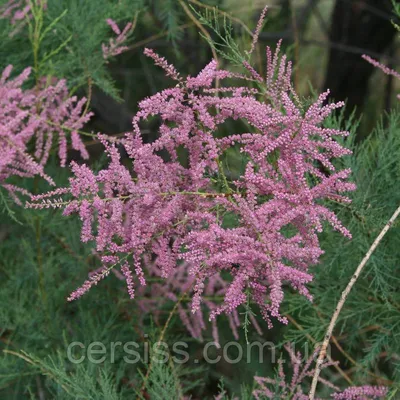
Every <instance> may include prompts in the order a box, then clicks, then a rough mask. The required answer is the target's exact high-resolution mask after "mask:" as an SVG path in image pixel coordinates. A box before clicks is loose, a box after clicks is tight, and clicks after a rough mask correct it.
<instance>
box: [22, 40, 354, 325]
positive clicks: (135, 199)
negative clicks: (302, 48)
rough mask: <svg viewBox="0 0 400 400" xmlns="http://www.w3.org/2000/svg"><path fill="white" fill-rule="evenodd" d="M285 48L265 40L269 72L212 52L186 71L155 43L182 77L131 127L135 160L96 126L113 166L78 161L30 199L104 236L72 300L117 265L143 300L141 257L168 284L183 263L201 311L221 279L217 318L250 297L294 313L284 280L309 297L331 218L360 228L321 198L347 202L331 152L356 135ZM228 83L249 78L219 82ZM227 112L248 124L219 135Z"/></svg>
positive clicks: (275, 311) (90, 237) (343, 178)
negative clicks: (149, 137)
mask: <svg viewBox="0 0 400 400" xmlns="http://www.w3.org/2000/svg"><path fill="white" fill-rule="evenodd" d="M279 46H280V43H279V44H278V47H277V50H276V51H275V53H274V54H273V53H272V51H271V49H270V48H267V62H268V66H267V70H266V78H265V79H264V78H262V77H261V75H260V74H259V73H258V72H256V71H255V70H254V69H253V67H252V66H251V65H250V64H249V63H247V62H245V63H244V67H245V71H246V73H245V74H238V73H231V72H229V71H227V70H222V69H218V68H217V62H216V61H215V60H213V61H211V62H210V63H209V64H208V65H207V66H206V67H205V68H204V69H203V70H202V71H201V72H200V73H199V74H198V75H197V76H195V77H191V76H189V77H187V78H186V79H185V78H183V77H181V76H180V74H179V73H178V71H177V70H176V69H175V67H174V66H173V65H171V64H169V63H168V62H167V61H166V60H165V59H164V58H163V57H160V56H159V55H157V54H156V53H154V52H153V51H152V50H150V49H146V50H145V55H147V56H148V57H150V58H152V59H153V60H154V62H155V64H157V65H158V66H160V67H161V68H163V69H164V70H165V73H166V75H167V76H168V77H170V78H171V79H172V80H173V81H175V85H174V86H173V87H171V88H169V89H166V90H163V91H161V92H159V93H156V94H155V95H153V96H151V97H149V98H146V99H144V100H143V101H141V102H140V104H139V108H140V110H139V112H138V113H137V115H136V116H135V117H134V119H133V131H132V132H129V133H127V134H126V136H125V138H124V140H123V145H124V147H125V150H126V152H127V154H128V156H129V158H130V160H131V162H132V166H131V167H129V168H128V167H127V166H125V165H124V164H123V163H122V162H121V158H120V154H119V151H118V148H117V145H116V143H115V142H114V141H113V140H112V139H109V138H106V137H105V136H102V135H99V139H100V140H101V141H102V143H103V145H104V147H105V150H106V152H107V154H108V156H109V158H110V162H109V165H108V167H107V168H105V169H103V170H101V171H100V172H98V173H94V172H93V171H92V170H91V169H90V168H89V167H88V166H86V165H78V164H76V163H72V164H71V170H72V173H73V177H72V178H71V179H70V185H69V187H66V188H59V189H57V190H55V191H53V192H49V193H46V194H42V195H38V196H35V197H33V200H32V201H31V202H30V203H28V204H27V206H28V207H31V208H50V207H60V208H63V210H64V211H63V213H64V215H71V214H78V215H79V217H80V219H81V220H82V232H81V239H82V241H83V242H88V241H95V243H96V250H97V251H98V252H99V253H100V254H101V258H102V262H103V267H102V269H101V270H100V271H98V272H97V273H95V274H93V275H91V277H90V278H89V279H88V280H87V281H86V282H85V283H84V284H83V286H82V287H81V288H79V289H77V290H76V291H74V292H73V293H72V294H71V295H70V296H69V298H68V300H75V299H77V298H79V297H81V296H82V295H83V294H84V293H85V292H86V291H87V290H89V289H90V288H91V287H92V286H93V285H95V284H97V283H98V282H99V281H100V280H101V279H103V278H104V277H105V276H106V275H108V273H109V272H110V271H111V270H112V269H113V268H115V267H116V266H117V265H122V269H121V271H122V274H123V275H124V276H125V279H126V282H127V285H128V291H129V294H130V296H131V297H133V296H134V291H135V286H136V282H138V283H139V284H140V285H142V286H143V285H145V284H146V275H148V270H147V268H148V262H147V263H146V262H144V260H152V262H151V269H152V270H153V271H154V270H155V271H157V275H158V276H160V277H161V278H163V279H166V280H168V279H173V277H174V276H176V275H175V274H177V271H178V270H179V268H183V267H180V265H181V263H184V264H182V265H184V268H185V271H186V276H187V279H188V280H190V279H192V280H193V296H192V302H191V310H192V312H193V313H194V314H196V313H198V312H199V310H200V308H201V304H202V303H204V301H203V295H204V293H205V292H206V291H207V290H208V289H207V287H208V286H207V285H208V284H209V283H210V282H212V280H213V279H215V277H219V276H221V277H223V279H224V280H225V281H226V283H225V284H224V288H223V292H224V300H223V301H222V302H221V303H220V304H218V305H216V306H215V307H211V309H210V313H209V315H210V319H211V320H213V319H215V318H216V317H217V316H218V315H219V314H221V313H225V314H228V315H232V313H235V311H236V310H237V308H238V307H239V306H240V305H242V304H243V303H245V302H246V301H247V300H251V301H252V302H254V303H256V304H257V305H258V306H259V308H260V311H261V314H262V316H263V318H264V319H265V320H266V321H267V323H268V325H269V326H272V318H276V319H277V320H279V321H281V322H283V323H286V322H287V320H286V318H285V317H284V316H282V314H281V310H280V306H281V303H282V301H283V298H284V291H283V286H284V284H288V285H290V286H291V287H292V288H293V289H294V290H296V291H298V292H299V293H300V294H302V295H303V296H306V297H307V298H308V299H310V300H311V299H312V296H311V294H310V293H309V291H308V289H307V283H309V282H310V281H311V280H312V274H311V273H310V271H309V268H310V266H312V265H314V264H316V263H317V262H318V260H319V257H320V256H321V254H322V253H323V250H322V249H321V248H320V245H319V240H318V233H320V232H322V230H323V221H327V222H328V223H330V224H331V225H332V227H333V228H334V229H335V230H337V231H339V232H340V233H342V234H343V235H345V236H347V237H349V238H350V237H351V234H350V232H349V231H348V230H347V229H346V228H345V227H343V226H342V224H341V223H340V221H339V220H338V218H337V216H336V215H335V214H334V212H332V211H331V210H330V209H329V208H327V207H326V205H325V204H324V200H327V199H333V200H335V201H341V202H348V201H350V200H349V199H348V198H347V197H346V196H345V195H344V192H346V191H350V190H354V189H355V186H354V184H352V183H350V182H348V177H349V174H350V170H348V169H346V170H338V169H337V168H336V167H335V162H334V160H335V159H336V158H339V157H342V156H344V155H347V154H350V153H351V152H350V151H349V150H348V149H346V148H344V147H343V146H342V145H340V144H339V142H338V141H337V140H336V138H337V137H343V136H346V135H347V134H348V133H347V132H344V131H339V130H336V129H327V128H324V127H323V126H322V123H323V121H324V119H325V118H326V117H327V116H328V115H329V114H330V113H331V112H332V111H333V110H335V109H337V108H338V107H341V106H342V105H343V103H333V104H325V101H326V99H327V96H328V93H329V92H326V93H323V94H322V95H321V96H319V98H318V99H317V101H316V102H315V103H314V104H312V105H310V106H309V107H305V106H303V105H302V103H301V102H300V100H299V98H298V96H297V95H296V94H295V92H294V89H293V87H292V84H291V77H290V75H291V64H290V62H287V61H286V58H285V56H283V57H280V55H279ZM227 79H230V80H232V82H237V81H239V82H243V84H242V86H240V85H236V86H232V85H227V86H223V87H220V88H214V87H213V83H214V82H215V81H216V80H218V81H222V82H224V81H225V80H227ZM233 85H235V83H233ZM151 118H157V119H158V120H159V121H161V123H160V126H159V129H158V134H159V135H158V138H157V139H156V140H154V141H153V142H151V143H146V141H145V139H144V136H143V135H142V132H141V125H143V124H144V123H145V122H146V121H148V120H149V119H151ZM229 120H237V121H241V122H242V123H243V126H246V129H247V131H246V132H245V133H236V132H232V133H230V134H229V135H227V136H223V135H221V133H220V132H221V130H222V125H223V124H224V123H226V122H228V121H229ZM233 151H238V152H240V155H241V157H242V159H243V160H244V163H245V167H244V169H243V171H242V172H241V173H240V174H239V175H238V176H232V175H231V174H230V173H229V171H227V168H225V167H224V162H223V161H224V160H226V159H227V158H229V154H230V153H229V152H233ZM182 153H184V154H185V155H186V156H185V157H186V161H187V165H186V163H185V162H182V157H181V154H182ZM229 221H230V222H229ZM232 221H233V223H232ZM190 289H191V286H189V287H188V289H187V290H190Z"/></svg>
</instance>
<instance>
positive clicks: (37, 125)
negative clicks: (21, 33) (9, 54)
mask: <svg viewBox="0 0 400 400" xmlns="http://www.w3.org/2000/svg"><path fill="white" fill-rule="evenodd" d="M11 72H12V66H11V65H10V66H8V67H7V68H5V69H4V71H3V72H2V75H1V79H0V184H1V185H2V186H3V187H5V188H6V189H7V190H9V192H10V193H11V194H12V195H13V197H14V198H15V199H16V197H15V193H16V192H24V191H23V190H21V189H19V188H17V187H16V186H13V185H10V184H8V183H6V180H7V179H8V178H9V177H10V176H20V177H32V176H34V175H40V176H42V177H43V178H45V179H46V180H47V181H48V182H49V183H51V184H54V182H53V181H52V179H51V178H50V177H48V176H47V175H46V174H45V173H44V170H43V167H44V165H45V163H46V162H47V159H48V157H49V153H50V150H51V147H52V144H53V136H54V134H55V133H58V137H59V139H58V141H59V156H60V160H61V165H65V163H66V158H67V139H66V135H65V130H67V131H69V132H71V138H72V147H73V148H74V149H76V150H79V151H80V152H81V155H82V156H83V157H85V158H87V156H88V154H87V151H86V149H85V146H84V144H83V142H82V140H81V139H80V137H79V135H78V133H77V130H78V129H79V128H81V127H82V126H83V124H84V123H85V122H87V121H88V119H89V118H90V116H91V114H90V113H88V114H86V115H84V116H83V115H81V114H82V107H83V106H84V103H85V101H86V100H85V99H82V100H80V101H77V99H76V97H69V94H68V89H67V87H66V84H65V81H64V80H60V81H58V82H57V83H56V84H55V85H50V86H47V87H44V88H35V89H31V90H23V89H22V85H23V84H24V83H25V82H26V80H27V79H28V77H29V75H30V72H31V69H30V68H26V69H25V70H24V71H23V72H22V73H21V74H20V75H18V76H17V77H15V78H13V79H10V74H11ZM31 141H35V151H34V157H33V156H31V155H30V154H29V153H28V149H27V147H28V144H29V143H31ZM16 200H17V199H16Z"/></svg>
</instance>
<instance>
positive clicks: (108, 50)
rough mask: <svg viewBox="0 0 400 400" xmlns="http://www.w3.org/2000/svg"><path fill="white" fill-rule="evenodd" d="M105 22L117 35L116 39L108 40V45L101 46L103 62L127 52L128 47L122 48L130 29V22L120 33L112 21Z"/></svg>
mask: <svg viewBox="0 0 400 400" xmlns="http://www.w3.org/2000/svg"><path fill="white" fill-rule="evenodd" d="M106 22H107V24H108V25H109V26H110V27H111V29H112V30H113V32H114V33H115V34H116V35H117V37H116V38H115V39H110V40H109V44H108V45H106V44H104V43H103V44H102V45H101V48H102V51H103V57H104V59H105V60H107V59H109V58H110V57H115V56H117V55H119V54H121V53H123V52H125V51H127V50H128V47H127V46H124V45H123V43H124V42H126V40H127V38H128V34H129V31H130V30H131V28H132V23H131V22H128V23H127V24H126V26H125V28H124V29H123V30H122V31H121V29H119V27H118V25H117V23H116V22H115V21H113V20H112V19H110V18H108V19H107V21H106Z"/></svg>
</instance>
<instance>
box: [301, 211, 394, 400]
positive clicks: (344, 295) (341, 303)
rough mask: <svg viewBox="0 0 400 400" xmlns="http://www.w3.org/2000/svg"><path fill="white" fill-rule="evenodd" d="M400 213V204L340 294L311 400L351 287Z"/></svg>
mask: <svg viewBox="0 0 400 400" xmlns="http://www.w3.org/2000/svg"><path fill="white" fill-rule="evenodd" d="M399 214H400V206H399V207H398V208H397V209H396V211H395V212H394V214H393V215H392V216H391V218H390V219H389V221H388V223H387V224H386V225H385V226H384V228H383V229H382V231H381V233H380V234H379V235H378V237H377V238H376V239H375V241H374V243H372V246H371V247H370V249H369V250H368V251H367V254H366V255H365V257H364V258H363V260H362V261H361V263H360V265H359V266H358V267H357V269H356V272H355V273H354V275H353V276H352V277H351V279H350V281H349V283H348V284H347V286H346V288H345V289H344V290H343V292H342V295H341V296H340V300H339V302H338V304H337V306H336V309H335V312H334V313H333V315H332V319H331V321H330V323H329V326H328V329H327V331H326V334H325V338H324V342H323V343H322V347H321V350H320V352H319V355H318V360H317V365H316V368H315V373H314V377H313V380H312V384H311V390H310V394H309V399H310V400H314V397H315V391H316V389H317V384H318V378H319V375H320V373H321V367H322V364H323V362H324V359H325V356H326V349H327V347H328V344H329V341H330V339H331V336H332V333H333V329H334V328H335V325H336V321H337V319H338V317H339V314H340V311H341V310H342V308H343V306H344V303H345V302H346V299H347V297H348V295H349V293H350V291H351V289H352V288H353V286H354V284H355V283H356V282H357V279H358V278H359V276H360V274H361V272H362V270H363V268H364V267H365V265H366V264H367V262H368V260H369V259H370V257H371V255H372V253H373V252H374V251H375V249H376V248H377V247H378V245H379V243H380V242H381V240H382V239H383V237H384V236H385V234H386V232H387V231H388V230H389V229H390V227H391V226H392V225H393V223H394V221H395V220H396V218H397V217H398V216H399Z"/></svg>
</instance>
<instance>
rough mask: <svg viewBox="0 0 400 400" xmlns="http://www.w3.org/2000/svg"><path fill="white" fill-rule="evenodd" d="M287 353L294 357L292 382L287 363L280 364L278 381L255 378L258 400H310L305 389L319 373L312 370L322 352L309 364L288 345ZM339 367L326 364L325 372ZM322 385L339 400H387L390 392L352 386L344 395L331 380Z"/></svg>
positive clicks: (371, 387)
mask: <svg viewBox="0 0 400 400" xmlns="http://www.w3.org/2000/svg"><path fill="white" fill-rule="evenodd" d="M285 350H286V351H287V352H288V354H289V356H290V368H291V370H292V377H291V378H289V377H288V376H287V374H286V373H285V372H284V369H283V363H284V361H283V360H282V359H280V360H279V361H278V376H277V377H276V378H274V379H272V378H268V377H266V378H265V377H259V376H255V377H254V379H255V383H256V389H255V390H254V391H253V396H254V397H255V399H256V400H261V399H265V398H267V399H288V398H290V399H293V400H308V399H309V396H308V391H307V390H306V389H305V383H306V379H307V378H312V377H313V375H314V372H315V370H314V369H313V368H311V366H312V365H313V363H314V360H315V357H316V356H317V355H318V350H317V351H315V352H314V354H313V355H311V357H309V358H308V359H307V360H304V359H303V355H302V354H301V352H296V351H294V348H293V346H290V345H285ZM335 364H337V363H336V362H332V361H326V362H325V363H324V364H323V365H322V368H328V367H329V366H332V365H335ZM318 381H319V382H320V383H321V384H323V385H324V386H325V387H327V388H330V389H333V390H335V393H333V394H332V397H333V399H335V400H383V399H384V398H385V396H386V394H387V392H388V389H387V387H384V386H351V387H349V388H347V389H345V390H344V391H342V392H340V389H339V388H338V387H337V386H335V385H333V384H332V383H330V382H329V381H328V380H326V379H324V378H321V377H319V378H318ZM316 400H318V399H317V398H316Z"/></svg>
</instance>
